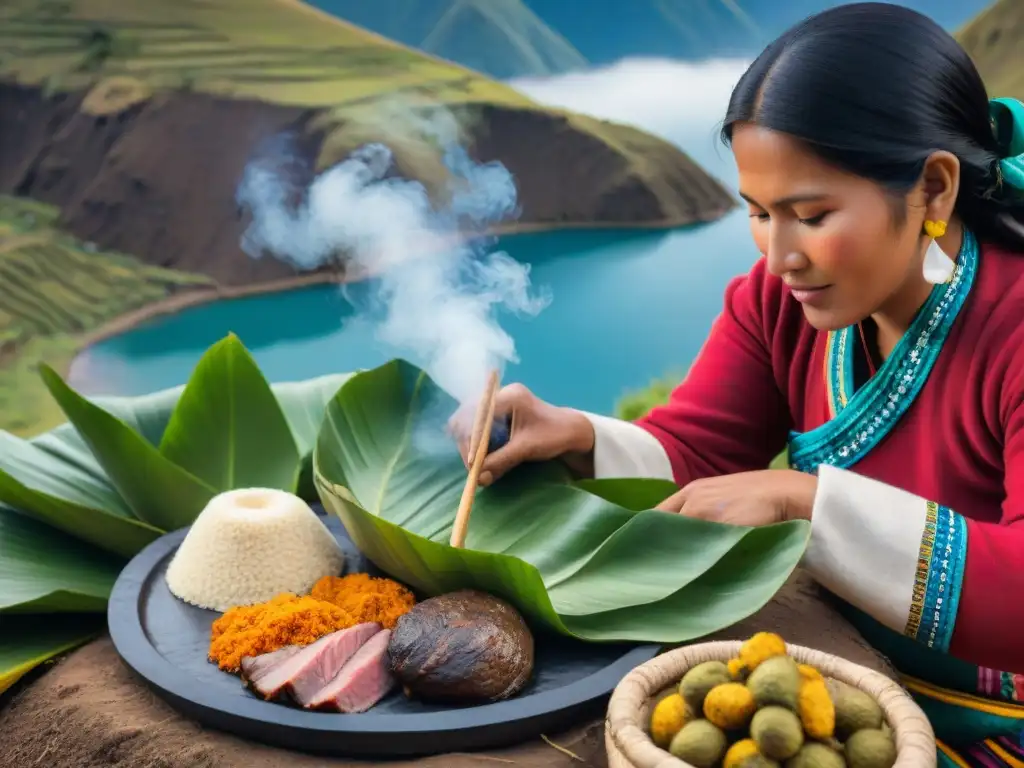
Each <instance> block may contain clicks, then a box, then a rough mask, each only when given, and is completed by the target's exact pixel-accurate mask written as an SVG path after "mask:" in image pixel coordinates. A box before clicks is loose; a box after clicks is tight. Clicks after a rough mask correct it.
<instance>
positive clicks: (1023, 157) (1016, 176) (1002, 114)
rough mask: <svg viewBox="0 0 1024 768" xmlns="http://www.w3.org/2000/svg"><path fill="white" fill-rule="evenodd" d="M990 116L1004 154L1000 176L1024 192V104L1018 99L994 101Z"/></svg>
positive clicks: (992, 101)
mask: <svg viewBox="0 0 1024 768" xmlns="http://www.w3.org/2000/svg"><path fill="white" fill-rule="evenodd" d="M989 115H990V116H991V118H992V130H993V131H994V132H995V136H996V141H997V142H998V144H999V148H1000V151H1001V153H1002V159H1001V160H1000V161H999V174H1000V176H1001V177H1002V180H1003V181H1004V182H1005V183H1006V184H1008V185H1010V186H1011V187H1014V188H1015V189H1018V190H1020V191H1022V192H1024V104H1022V103H1021V102H1020V101H1018V100H1017V99H1007V98H1002V99H992V100H991V101H989Z"/></svg>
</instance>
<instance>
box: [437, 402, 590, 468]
mask: <svg viewBox="0 0 1024 768" xmlns="http://www.w3.org/2000/svg"><path fill="white" fill-rule="evenodd" d="M474 410H475V404H473V405H471V406H464V407H462V408H460V409H459V410H458V411H456V413H455V415H454V416H452V417H451V419H450V420H449V422H448V429H449V431H450V432H451V433H452V434H453V435H454V436H455V437H456V439H457V440H458V443H459V452H460V453H461V454H462V460H463V462H465V463H466V466H467V467H468V466H469V438H470V433H471V432H472V429H473V418H474ZM506 416H512V417H513V424H512V435H511V436H510V437H509V440H508V442H507V443H506V444H505V445H504V446H502V447H501V448H499V449H498V450H496V451H494V452H493V453H491V454H488V456H487V458H486V459H484V463H483V468H482V469H481V471H480V485H490V484H491V483H493V482H494V481H495V480H497V479H498V478H499V477H501V476H502V475H504V474H506V473H507V472H509V471H510V470H512V469H514V468H515V467H517V466H518V465H520V464H522V463H523V462H526V461H547V460H549V459H557V458H562V459H565V460H566V461H567V463H569V464H570V465H571V466H572V467H573V468H574V469H575V470H576V471H577V472H579V473H581V474H587V473H588V469H587V468H588V466H589V467H590V469H589V473H591V474H592V473H593V469H592V465H593V452H594V427H593V425H592V424H591V423H590V420H589V419H587V417H586V416H584V415H583V414H581V413H579V412H578V411H574V410H571V409H569V408H559V407H558V406H554V405H551V404H550V403H546V402H544V401H543V400H541V399H540V398H538V397H537V396H536V395H534V394H533V393H532V392H531V391H530V390H528V389H527V388H526V387H524V386H523V385H522V384H509V385H508V386H506V387H503V388H502V389H501V390H500V391H499V392H498V394H497V397H496V398H495V401H494V418H495V419H502V418H504V417H506ZM486 449H487V446H484V450H486Z"/></svg>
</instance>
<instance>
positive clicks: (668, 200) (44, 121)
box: [0, 83, 734, 285]
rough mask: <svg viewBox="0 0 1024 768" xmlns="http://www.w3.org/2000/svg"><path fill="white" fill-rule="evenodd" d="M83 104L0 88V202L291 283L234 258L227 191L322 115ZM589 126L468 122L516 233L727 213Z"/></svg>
mask: <svg viewBox="0 0 1024 768" xmlns="http://www.w3.org/2000/svg"><path fill="white" fill-rule="evenodd" d="M103 95H104V94H99V95H97V94H96V93H93V94H92V95H91V98H92V99H93V100H96V99H98V98H100V96H103ZM89 96H90V95H89V94H86V93H71V94H65V93H62V94H55V95H52V96H50V97H47V96H46V95H45V94H44V93H43V92H42V91H41V90H40V89H38V88H35V87H31V86H24V85H16V84H13V83H0V125H2V126H3V132H4V140H3V141H2V142H0V192H6V193H14V194H18V195H26V196H30V197H33V198H36V199H38V200H42V201H45V202H48V203H52V204H55V205H57V206H59V207H60V208H61V211H62V216H61V224H62V225H63V226H64V227H66V228H67V229H68V230H69V231H70V232H71V233H72V234H74V235H76V236H78V237H80V238H82V239H84V240H87V241H91V242H94V243H96V244H97V245H99V246H100V247H102V248H104V249H108V250H116V251H121V252H124V253H129V254H131V255H133V256H136V257H138V258H141V259H143V260H144V261H147V262H149V263H151V264H156V265H159V266H163V267H170V268H176V269H182V270H186V271H190V272H198V273H202V274H206V275H209V276H211V277H213V278H215V279H216V280H218V281H219V282H221V283H222V284H224V285H247V284H251V283H255V282H262V281H265V280H273V279H276V278H281V277H284V276H288V275H291V274H294V269H293V268H292V267H291V266H289V265H287V264H284V263H282V262H278V261H275V260H272V259H262V260H253V259H250V258H249V257H247V256H246V255H245V254H244V253H243V252H242V251H241V250H240V248H239V238H240V236H241V233H242V231H243V228H244V226H245V222H244V221H243V219H242V217H241V215H240V213H239V211H238V210H237V207H236V205H235V202H234V197H235V190H236V186H237V184H238V182H239V180H240V179H241V176H242V171H243V169H244V167H245V165H246V163H247V161H248V160H249V159H250V158H251V156H252V153H253V151H254V150H255V149H256V147H257V146H258V145H259V144H260V143H261V142H263V141H264V140H266V139H268V138H270V137H272V136H274V135H277V134H279V133H281V132H284V131H291V132H294V133H295V134H297V135H298V136H300V137H301V139H300V148H301V150H302V152H303V154H308V156H309V157H310V158H317V157H318V155H319V153H320V147H321V145H322V143H323V141H324V135H323V133H322V131H321V130H320V129H319V127H318V126H321V125H324V124H325V121H324V120H322V119H321V118H323V117H324V113H323V112H322V111H320V110H317V109H304V108H299V107H284V106H277V105H273V104H269V103H265V102H261V101H255V100H241V99H228V98H223V97H217V96H213V95H209V94H204V93H199V92H190V91H165V92H157V93H156V94H155V95H153V96H151V97H149V98H145V99H142V100H139V99H138V98H128V99H127V100H124V104H123V105H122V107H118V109H115V110H111V111H110V112H109V113H107V114H96V109H93V108H88V105H89V103H88V102H86V99H87V97H89ZM140 98H141V97H140ZM576 120H586V119H584V118H576ZM326 122H327V123H329V122H330V121H329V120H328V121H326ZM591 122H593V123H594V124H595V126H597V127H596V128H595V130H598V131H602V132H606V133H608V134H609V136H611V137H612V139H614V141H609V142H606V141H602V140H598V139H597V138H595V136H594V135H593V134H592V133H588V132H587V131H584V130H581V129H580V128H578V127H577V125H576V123H574V122H573V121H572V120H570V119H569V118H568V117H565V116H561V115H558V114H555V113H552V112H546V111H542V110H530V109H525V108H524V109H518V108H514V107H506V106H501V107H499V106H487V107H482V108H481V109H480V110H479V112H478V114H476V115H475V116H474V119H473V121H472V129H471V130H472V140H471V152H472V154H473V156H474V157H475V159H477V160H479V161H483V162H486V161H491V160H499V161H501V162H502V163H503V164H504V165H505V166H506V167H507V168H508V169H509V171H511V172H512V173H513V174H514V176H515V178H516V183H517V187H518V190H519V198H520V203H521V207H522V215H521V216H520V218H519V223H520V224H523V225H534V226H537V225H544V224H562V225H565V224H577V225H578V224H598V225H606V226H607V225H617V224H621V225H623V226H635V225H650V226H680V225H685V224H692V223H698V222H705V221H711V220H714V219H716V218H718V217H720V216H721V215H723V214H724V213H725V212H726V211H727V210H728V209H729V208H731V207H732V206H733V205H734V201H733V200H732V198H731V197H730V195H729V194H728V192H727V191H726V190H725V189H724V188H723V187H722V186H721V185H720V184H719V183H718V182H717V181H715V180H714V179H712V178H711V177H710V176H708V175H707V174H706V173H705V172H704V171H703V170H702V169H701V168H700V167H699V166H697V165H696V164H695V163H693V162H692V161H691V160H690V159H689V158H688V157H687V156H686V155H684V154H683V153H681V152H679V151H678V150H676V149H675V148H674V147H671V146H670V145H667V144H663V143H661V142H651V143H650V146H651V147H652V148H653V149H652V150H651V152H653V153H654V154H653V155H652V156H650V157H649V158H648V161H649V162H648V164H649V165H650V166H651V167H654V168H657V173H647V172H643V173H641V172H640V171H638V170H637V169H636V168H635V167H633V166H631V165H630V163H629V161H627V159H626V157H625V155H624V154H623V153H620V152H617V151H616V150H615V149H613V145H614V144H615V142H618V143H619V144H620V145H622V146H627V145H628V144H629V142H631V141H637V140H638V138H637V137H638V136H641V134H639V132H636V131H633V129H629V128H626V127H624V126H610V125H605V124H598V122H597V121H591ZM634 134H635V135H634ZM645 146H646V145H645ZM659 152H660V154H659ZM339 159H340V158H339Z"/></svg>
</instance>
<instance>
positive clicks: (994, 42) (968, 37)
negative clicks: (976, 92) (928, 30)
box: [957, 0, 1024, 99]
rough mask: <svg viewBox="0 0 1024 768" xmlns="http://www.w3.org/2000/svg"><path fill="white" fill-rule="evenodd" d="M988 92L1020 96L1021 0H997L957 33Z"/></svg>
mask: <svg viewBox="0 0 1024 768" xmlns="http://www.w3.org/2000/svg"><path fill="white" fill-rule="evenodd" d="M957 39H958V40H959V41H960V43H961V45H963V46H964V48H966V49H967V52H968V53H969V54H970V55H971V58H973V59H974V63H975V64H976V65H977V67H978V69H979V71H980V72H981V76H982V77H983V78H985V84H986V86H988V91H989V94H990V95H991V96H993V97H996V96H1013V97H1015V98H1018V99H1024V2H1021V0H999V1H998V2H996V3H994V4H993V5H992V6H990V7H989V8H988V9H987V10H985V11H983V12H982V13H980V14H979V15H978V16H977V17H976V18H975V19H974V20H973V21H971V22H970V23H969V24H967V25H966V26H965V27H964V28H963V29H962V30H960V32H958V33H957Z"/></svg>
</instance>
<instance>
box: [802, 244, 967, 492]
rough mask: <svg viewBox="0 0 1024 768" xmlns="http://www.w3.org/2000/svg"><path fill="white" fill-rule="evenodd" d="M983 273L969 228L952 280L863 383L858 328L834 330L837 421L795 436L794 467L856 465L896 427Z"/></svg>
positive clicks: (829, 344)
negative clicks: (857, 382) (858, 370)
mask: <svg viewBox="0 0 1024 768" xmlns="http://www.w3.org/2000/svg"><path fill="white" fill-rule="evenodd" d="M977 271H978V241H977V239H976V238H975V237H974V235H973V234H972V233H971V232H968V231H966V230H965V231H964V239H963V244H962V245H961V246H960V253H959V255H958V257H957V264H956V269H955V270H954V271H953V276H952V278H951V279H950V281H949V282H948V283H944V284H941V285H936V286H935V287H934V288H933V289H932V292H931V294H929V296H928V299H927V301H925V303H924V306H923V307H921V310H920V311H919V312H918V314H917V316H916V317H915V319H914V322H913V323H912V324H911V326H910V328H909V329H908V330H907V332H906V333H905V334H904V335H903V338H901V339H900V340H899V343H897V345H896V347H895V348H894V349H893V351H892V354H890V355H889V357H888V358H886V360H885V362H884V363H883V364H882V366H881V367H880V368H879V369H878V372H877V373H876V374H875V375H874V376H872V377H871V378H870V379H869V380H868V381H867V382H866V383H865V384H864V385H863V386H862V387H861V388H860V389H855V386H854V378H853V377H854V359H855V355H856V354H857V345H856V343H855V339H856V338H857V336H856V334H857V326H855V325H851V326H849V327H847V328H842V329H840V330H838V331H830V332H829V334H828V339H827V341H826V348H825V383H826V388H827V394H828V399H829V408H830V410H831V413H832V419H831V420H829V421H827V422H826V423H824V424H822V425H821V426H820V427H817V428H815V429H812V430H811V431H809V432H804V433H798V432H793V433H792V434H791V435H790V439H789V461H790V464H791V465H792V466H793V468H794V469H798V470H801V471H803V472H811V473H813V472H817V469H818V467H819V466H820V465H821V464H831V465H833V466H837V467H841V468H847V467H850V466H851V465H853V464H855V463H856V462H857V461H859V460H860V459H862V458H863V457H864V456H865V455H867V453H868V452H869V451H871V450H872V449H873V448H874V447H875V446H876V445H878V444H879V443H880V442H881V441H882V440H883V439H884V438H885V436H886V435H888V434H889V432H890V431H892V429H893V427H895V426H896V423H897V422H898V421H899V419H900V417H902V416H903V414H904V413H906V411H907V409H908V408H909V407H910V406H911V405H912V404H913V402H914V399H915V398H916V397H917V395H918V393H919V392H920V391H921V388H922V387H923V386H924V384H925V382H926V381H927V380H928V375H929V374H930V373H931V371H932V368H933V367H934V366H935V361H936V360H937V359H938V357H939V353H941V352H942V347H943V344H944V343H945V341H946V338H947V337H948V336H949V331H950V329H951V328H952V326H953V323H954V322H955V321H956V318H957V315H958V314H959V313H960V310H961V309H962V308H963V305H964V303H965V302H966V301H967V296H968V294H969V293H970V291H971V287H972V286H973V285H974V278H975V275H976V274H977Z"/></svg>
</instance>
